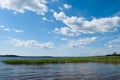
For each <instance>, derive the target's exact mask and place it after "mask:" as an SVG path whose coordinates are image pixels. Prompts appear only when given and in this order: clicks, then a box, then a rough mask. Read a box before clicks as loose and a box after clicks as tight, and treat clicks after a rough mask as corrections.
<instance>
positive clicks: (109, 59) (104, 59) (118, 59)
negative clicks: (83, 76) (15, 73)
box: [3, 56, 120, 65]
mask: <svg viewBox="0 0 120 80" xmlns="http://www.w3.org/2000/svg"><path fill="white" fill-rule="evenodd" d="M3 62H4V63H6V64H26V65H29V64H36V65H39V64H57V63H85V62H100V63H110V64H118V63H120V56H101V57H75V58H54V59H40V60H4V61H3Z"/></svg>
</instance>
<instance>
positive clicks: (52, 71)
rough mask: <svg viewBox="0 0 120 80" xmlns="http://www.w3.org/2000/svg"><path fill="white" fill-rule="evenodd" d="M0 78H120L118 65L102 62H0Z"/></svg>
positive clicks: (81, 79)
mask: <svg viewBox="0 0 120 80" xmlns="http://www.w3.org/2000/svg"><path fill="white" fill-rule="evenodd" d="M5 59H11V58H1V57H0V60H5ZM16 59H22V58H16ZM27 59H28V58H27ZM32 59H38V58H32ZM0 80H120V65H113V64H103V63H66V64H46V65H7V64H4V63H2V62H0Z"/></svg>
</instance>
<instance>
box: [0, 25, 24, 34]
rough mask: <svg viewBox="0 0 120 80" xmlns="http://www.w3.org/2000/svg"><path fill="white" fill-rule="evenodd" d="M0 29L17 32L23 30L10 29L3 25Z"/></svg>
mask: <svg viewBox="0 0 120 80" xmlns="http://www.w3.org/2000/svg"><path fill="white" fill-rule="evenodd" d="M0 30H3V31H8V32H10V31H12V32H17V33H20V32H24V31H23V30H18V29H11V28H8V27H5V26H4V25H1V26H0Z"/></svg>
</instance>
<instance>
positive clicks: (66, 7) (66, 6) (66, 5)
mask: <svg viewBox="0 0 120 80" xmlns="http://www.w3.org/2000/svg"><path fill="white" fill-rule="evenodd" d="M63 6H64V8H65V9H70V8H71V7H72V6H71V5H68V4H64V5H63Z"/></svg>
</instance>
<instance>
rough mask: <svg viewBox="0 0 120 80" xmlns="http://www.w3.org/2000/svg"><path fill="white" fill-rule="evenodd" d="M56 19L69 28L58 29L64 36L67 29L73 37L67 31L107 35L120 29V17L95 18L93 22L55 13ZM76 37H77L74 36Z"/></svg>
mask: <svg viewBox="0 0 120 80" xmlns="http://www.w3.org/2000/svg"><path fill="white" fill-rule="evenodd" d="M53 15H54V17H55V18H56V20H59V21H62V22H63V23H64V24H65V25H66V26H67V27H62V28H60V29H57V32H59V33H61V34H63V31H61V30H64V29H67V30H66V32H64V35H66V34H65V33H67V35H68V36H71V33H68V32H67V31H68V30H69V31H71V32H73V33H74V34H75V33H76V34H77V35H78V34H79V35H80V34H81V33H83V34H95V33H105V32H114V31H116V30H117V28H118V27H120V17H119V16H114V17H107V18H98V19H96V18H93V19H92V20H87V19H86V18H84V17H76V16H71V17H68V16H66V15H65V14H64V12H60V13H56V12H54V14H53ZM73 36H75V35H73Z"/></svg>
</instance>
